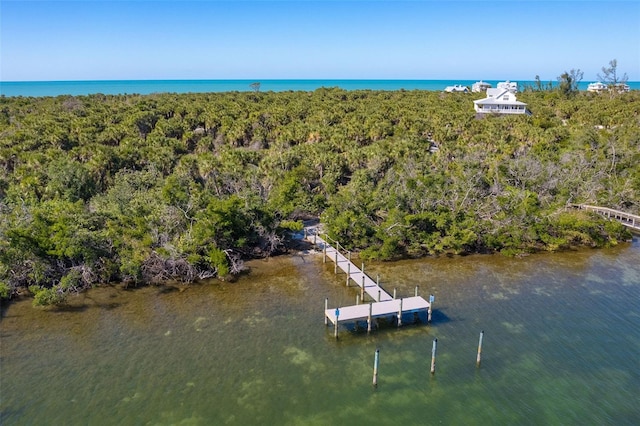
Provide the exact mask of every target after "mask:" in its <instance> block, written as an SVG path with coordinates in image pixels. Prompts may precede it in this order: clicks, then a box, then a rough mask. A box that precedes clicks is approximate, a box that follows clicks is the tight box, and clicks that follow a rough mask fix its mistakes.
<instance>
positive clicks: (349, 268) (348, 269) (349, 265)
mask: <svg viewBox="0 0 640 426" xmlns="http://www.w3.org/2000/svg"><path fill="white" fill-rule="evenodd" d="M350 279H351V262H347V287H349V280H350Z"/></svg>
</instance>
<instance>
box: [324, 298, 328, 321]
mask: <svg viewBox="0 0 640 426" xmlns="http://www.w3.org/2000/svg"><path fill="white" fill-rule="evenodd" d="M327 309H329V298H328V297H325V298H324V325H329V317H327Z"/></svg>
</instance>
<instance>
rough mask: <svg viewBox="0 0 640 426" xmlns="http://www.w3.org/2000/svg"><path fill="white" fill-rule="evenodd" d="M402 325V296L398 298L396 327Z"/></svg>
mask: <svg viewBox="0 0 640 426" xmlns="http://www.w3.org/2000/svg"><path fill="white" fill-rule="evenodd" d="M401 325H402V297H401V298H400V309H398V327H400V326H401Z"/></svg>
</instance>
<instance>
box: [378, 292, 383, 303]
mask: <svg viewBox="0 0 640 426" xmlns="http://www.w3.org/2000/svg"><path fill="white" fill-rule="evenodd" d="M381 298H382V290H378V302H379V301H380V299H381Z"/></svg>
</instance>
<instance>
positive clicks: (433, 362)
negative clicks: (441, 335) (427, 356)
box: [431, 339, 438, 374]
mask: <svg viewBox="0 0 640 426" xmlns="http://www.w3.org/2000/svg"><path fill="white" fill-rule="evenodd" d="M437 345H438V339H433V349H431V374H436V346H437Z"/></svg>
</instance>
